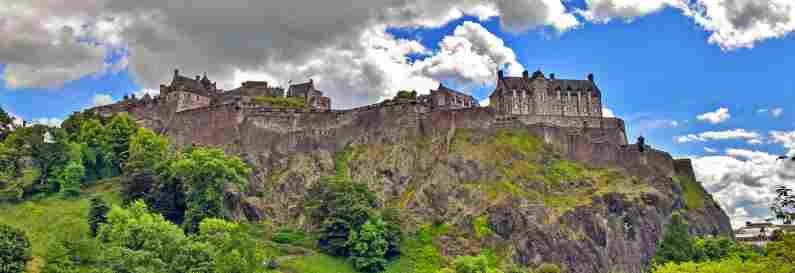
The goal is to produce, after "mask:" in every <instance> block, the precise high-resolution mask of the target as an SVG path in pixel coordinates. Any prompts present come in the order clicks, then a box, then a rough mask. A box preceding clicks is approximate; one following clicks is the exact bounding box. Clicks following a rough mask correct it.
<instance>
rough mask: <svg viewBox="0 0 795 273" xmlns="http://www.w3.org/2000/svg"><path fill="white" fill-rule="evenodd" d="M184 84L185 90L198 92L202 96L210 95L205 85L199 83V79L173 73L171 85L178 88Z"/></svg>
mask: <svg viewBox="0 0 795 273" xmlns="http://www.w3.org/2000/svg"><path fill="white" fill-rule="evenodd" d="M181 86H184V89H185V91H188V92H191V93H195V94H199V95H202V96H210V95H211V94H210V90H207V88H206V87H205V85H203V84H202V83H201V80H194V79H191V78H188V77H185V76H182V75H174V79H173V80H172V81H171V87H174V88H178V87H181Z"/></svg>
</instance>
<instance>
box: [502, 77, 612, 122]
mask: <svg viewBox="0 0 795 273" xmlns="http://www.w3.org/2000/svg"><path fill="white" fill-rule="evenodd" d="M489 101H490V103H491V105H493V107H494V108H495V109H496V110H497V112H499V113H501V114H513V115H560V116H581V117H601V116H602V92H601V91H600V90H599V88H598V87H596V83H594V76H593V74H589V75H588V80H562V79H556V78H555V74H550V75H549V78H547V77H545V76H544V73H543V72H541V70H539V71H536V72H535V73H533V75H532V76H530V75H529V73H528V72H527V71H524V73H522V76H521V77H506V76H504V75H503V72H502V71H499V72H497V87H496V89H495V90H494V92H493V93H492V94H491V96H489Z"/></svg>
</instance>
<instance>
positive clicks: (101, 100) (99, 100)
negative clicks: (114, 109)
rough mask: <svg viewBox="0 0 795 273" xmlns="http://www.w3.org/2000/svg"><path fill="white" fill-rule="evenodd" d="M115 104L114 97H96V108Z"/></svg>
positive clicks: (101, 95) (106, 95)
mask: <svg viewBox="0 0 795 273" xmlns="http://www.w3.org/2000/svg"><path fill="white" fill-rule="evenodd" d="M112 103H113V97H111V96H110V95H108V94H96V95H94V106H103V105H108V104H112Z"/></svg>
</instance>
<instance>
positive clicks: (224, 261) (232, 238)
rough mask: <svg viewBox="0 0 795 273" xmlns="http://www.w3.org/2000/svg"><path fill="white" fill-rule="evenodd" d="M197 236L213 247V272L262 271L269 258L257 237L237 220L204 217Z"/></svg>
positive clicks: (240, 272)
mask: <svg viewBox="0 0 795 273" xmlns="http://www.w3.org/2000/svg"><path fill="white" fill-rule="evenodd" d="M196 239H197V241H199V242H201V243H205V244H209V245H212V246H213V250H212V251H211V260H212V268H213V269H214V272H232V273H236V272H239V273H246V272H259V271H260V270H261V269H262V267H263V264H264V263H265V261H266V260H267V258H266V256H265V254H264V252H262V251H261V250H260V249H261V248H260V246H259V245H258V243H257V240H255V239H254V238H252V237H251V235H250V234H248V232H247V230H246V228H244V227H243V226H241V225H240V224H237V223H231V222H227V221H224V220H222V219H217V218H207V219H204V220H203V221H202V222H201V224H199V231H198V234H197V237H196Z"/></svg>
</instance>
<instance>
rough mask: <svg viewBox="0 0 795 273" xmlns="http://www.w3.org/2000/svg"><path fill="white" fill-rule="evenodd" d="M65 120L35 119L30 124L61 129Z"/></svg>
mask: <svg viewBox="0 0 795 273" xmlns="http://www.w3.org/2000/svg"><path fill="white" fill-rule="evenodd" d="M62 122H63V120H61V119H59V118H35V119H33V120H32V121H31V122H30V125H31V126H32V125H37V124H40V125H45V126H50V127H61V123H62Z"/></svg>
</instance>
